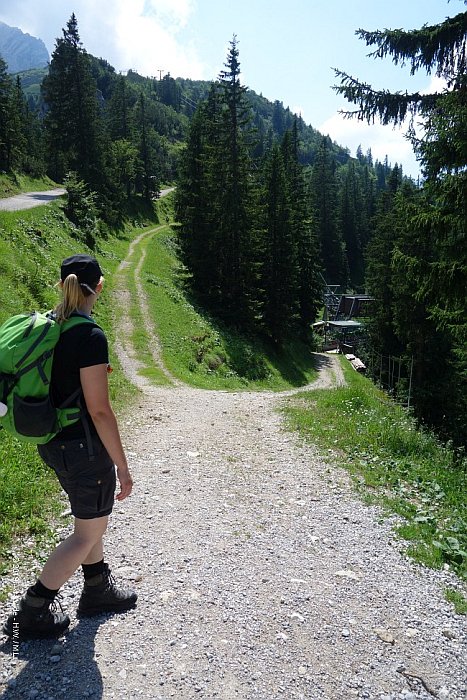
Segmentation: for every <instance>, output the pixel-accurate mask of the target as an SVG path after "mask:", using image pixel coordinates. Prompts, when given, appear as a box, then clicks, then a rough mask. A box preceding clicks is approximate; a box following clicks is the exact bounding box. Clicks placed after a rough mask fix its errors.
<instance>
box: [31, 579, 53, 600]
mask: <svg viewBox="0 0 467 700" xmlns="http://www.w3.org/2000/svg"><path fill="white" fill-rule="evenodd" d="M59 590H60V589H59V588H57V590H56V591H54V590H53V589H52V588H47V586H44V584H43V583H41V581H40V580H39V579H37V581H36V583H35V584H34V586H31V587H30V588H28V593H29V595H32V596H36V598H45V599H46V600H53V599H54V598H55V596H56V595H57V593H58V591H59Z"/></svg>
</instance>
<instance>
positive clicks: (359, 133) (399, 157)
mask: <svg viewBox="0 0 467 700" xmlns="http://www.w3.org/2000/svg"><path fill="white" fill-rule="evenodd" d="M318 130H319V131H320V132H321V133H322V134H329V136H330V137H331V139H332V140H333V141H336V142H337V143H339V144H340V145H343V146H346V147H347V148H348V149H349V150H350V153H351V155H353V156H354V155H355V151H356V150H357V148H358V146H361V147H362V150H363V152H364V153H366V151H367V150H368V149H369V148H371V152H372V154H373V159H374V160H380V161H383V160H384V158H385V156H388V159H389V162H390V163H392V164H393V165H395V164H396V163H398V164H399V165H402V166H403V169H404V172H405V174H406V175H412V176H413V177H416V176H417V175H418V170H419V168H418V165H417V163H416V160H415V155H414V153H413V149H412V146H411V144H410V142H409V141H408V140H407V139H406V138H405V137H404V132H405V129H404V128H399V127H396V128H395V129H394V128H393V127H391V126H382V125H381V124H371V125H368V124H367V123H366V122H362V121H359V120H358V119H344V117H343V116H342V115H341V114H334V115H333V116H332V117H330V118H329V119H327V120H326V121H325V122H324V123H323V124H321V125H320V126H319V127H318Z"/></svg>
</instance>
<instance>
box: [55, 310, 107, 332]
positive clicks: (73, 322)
mask: <svg viewBox="0 0 467 700" xmlns="http://www.w3.org/2000/svg"><path fill="white" fill-rule="evenodd" d="M85 323H88V324H91V325H92V326H95V327H96V328H100V326H99V324H98V323H96V322H95V320H94V319H93V318H90V317H89V316H84V315H83V314H78V313H76V314H74V313H73V314H72V315H71V316H70V317H69V318H67V319H66V320H65V321H63V323H61V324H60V333H65V331H69V330H70V329H71V328H75V326H81V325H84V324H85Z"/></svg>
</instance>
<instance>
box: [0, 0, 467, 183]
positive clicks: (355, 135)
mask: <svg viewBox="0 0 467 700" xmlns="http://www.w3.org/2000/svg"><path fill="white" fill-rule="evenodd" d="M464 10H465V6H464V3H463V2H461V1H460V0H451V2H449V3H448V2H447V0H391V2H378V1H377V0H333V1H328V2H325V1H323V0H288V2H284V1H282V2H274V0H231V1H229V0H106V2H98V1H96V0H73V1H70V0H47V2H46V3H44V2H43V0H14V2H12V0H0V20H1V21H3V22H6V23H7V24H10V25H13V26H17V27H19V28H20V29H22V30H23V31H25V32H28V33H30V34H32V35H34V36H38V37H40V38H41V39H43V41H44V42H45V44H46V46H47V48H48V50H49V52H50V53H51V52H52V51H53V47H54V43H55V39H56V37H58V36H60V35H61V29H62V27H64V26H65V24H66V22H67V20H68V18H69V17H70V15H71V13H72V12H75V14H76V16H77V19H78V26H79V31H80V35H81V40H82V42H83V44H84V47H85V48H86V50H87V51H88V52H89V53H92V54H93V55H96V56H102V57H103V58H105V59H107V60H108V61H109V62H110V63H111V64H112V65H113V66H114V67H115V68H116V69H117V70H120V71H124V72H125V71H126V70H128V69H129V68H133V69H135V70H138V71H139V72H141V73H142V74H143V75H154V76H159V75H160V74H161V73H160V72H159V71H162V74H165V73H167V72H169V73H170V74H171V75H172V76H173V77H177V76H181V77H186V78H194V79H207V80H209V79H213V78H215V77H216V76H217V75H218V73H219V71H220V70H221V69H222V65H223V62H224V60H225V56H226V53H227V49H228V43H229V41H230V39H231V38H232V35H233V34H236V35H237V38H238V41H239V50H240V61H241V67H242V77H243V82H244V84H246V85H248V86H249V87H250V88H252V89H253V90H255V91H256V92H259V93H262V94H263V95H264V96H265V97H267V98H268V99H270V100H275V99H278V100H281V101H282V102H283V103H284V106H289V107H290V108H291V109H292V110H293V111H294V112H299V113H301V115H302V117H303V118H304V120H305V121H306V122H307V123H308V124H311V125H312V126H314V127H315V128H317V129H319V130H320V131H322V132H323V133H329V134H330V136H331V137H332V138H333V139H334V140H336V141H337V142H338V143H340V144H341V145H343V146H347V147H349V148H350V150H351V152H352V153H354V152H355V149H356V148H357V146H358V145H359V144H361V145H362V148H363V150H364V151H366V149H367V148H371V149H372V151H373V155H374V156H375V157H377V158H380V159H383V158H384V155H385V154H387V155H388V157H389V160H390V161H391V162H392V163H395V162H398V163H401V164H402V165H403V167H404V170H405V172H406V173H407V174H410V175H413V176H416V175H417V173H418V168H417V165H416V162H415V158H414V157H413V154H412V149H411V147H410V144H408V142H407V141H406V140H405V139H404V138H403V135H402V131H401V130H400V129H397V130H394V129H392V127H382V126H380V125H375V126H372V127H370V126H367V125H365V124H362V123H359V122H357V121H356V120H352V121H349V120H344V119H343V118H342V117H340V116H339V115H338V111H339V109H346V108H347V107H348V104H346V102H345V101H344V100H343V98H342V97H339V96H337V95H336V94H335V93H334V92H333V90H332V89H331V85H332V84H334V83H335V78H334V73H333V70H332V68H333V67H337V68H341V69H342V70H345V71H346V72H348V73H350V74H352V75H354V76H356V77H359V78H360V79H362V80H364V81H365V82H369V83H370V84H372V85H373V86H374V87H377V88H388V89H391V90H408V91H413V90H429V89H430V88H431V87H433V85H435V86H436V81H433V78H432V77H430V76H427V75H426V74H418V75H417V76H416V77H412V78H411V77H410V75H409V70H408V69H407V68H405V69H404V68H401V67H399V66H394V65H393V64H392V63H391V62H390V60H388V59H386V60H374V59H372V58H367V56H366V54H367V53H368V51H369V49H368V48H367V47H366V46H365V44H364V42H363V41H361V40H359V39H358V38H357V37H356V36H355V30H356V29H358V28H360V27H361V28H364V29H369V30H373V29H383V28H399V27H400V28H404V29H413V28H419V27H421V26H422V25H423V24H435V23H438V22H440V21H442V20H443V19H444V18H445V17H447V16H453V15H455V14H457V13H459V12H463V11H464Z"/></svg>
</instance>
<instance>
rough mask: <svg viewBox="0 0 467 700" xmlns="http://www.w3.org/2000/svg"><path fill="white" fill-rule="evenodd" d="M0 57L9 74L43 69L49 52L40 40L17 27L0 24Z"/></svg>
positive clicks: (47, 60)
mask: <svg viewBox="0 0 467 700" xmlns="http://www.w3.org/2000/svg"><path fill="white" fill-rule="evenodd" d="M0 55H1V56H2V58H3V60H4V61H5V62H6V64H7V66H8V72H9V73H19V72H20V71H23V70H29V69H30V68H43V67H44V66H46V65H47V64H48V62H49V52H48V51H47V49H46V47H45V44H44V42H43V41H42V39H37V38H36V37H34V36H31V35H30V34H25V33H24V32H22V31H21V29H18V27H10V26H9V25H8V24H5V23H4V22H0Z"/></svg>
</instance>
